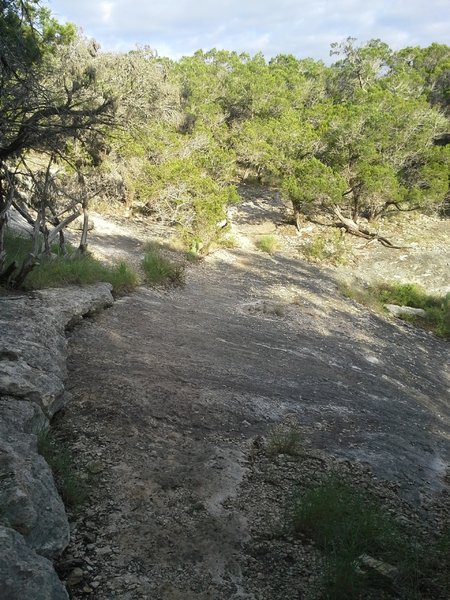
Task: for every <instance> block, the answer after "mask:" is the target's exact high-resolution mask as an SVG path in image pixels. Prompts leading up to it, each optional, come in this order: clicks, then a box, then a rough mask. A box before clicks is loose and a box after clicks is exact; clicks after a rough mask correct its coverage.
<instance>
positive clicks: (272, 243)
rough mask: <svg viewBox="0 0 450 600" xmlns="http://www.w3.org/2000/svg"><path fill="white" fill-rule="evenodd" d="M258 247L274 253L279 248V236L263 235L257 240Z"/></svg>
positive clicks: (263, 250)
mask: <svg viewBox="0 0 450 600" xmlns="http://www.w3.org/2000/svg"><path fill="white" fill-rule="evenodd" d="M256 247H257V248H258V249H259V250H261V251H262V252H267V253H268V254H272V253H273V252H275V251H276V250H278V247H279V243H278V240H277V238H276V237H275V236H274V235H263V236H262V237H261V238H259V240H258V241H257V242H256Z"/></svg>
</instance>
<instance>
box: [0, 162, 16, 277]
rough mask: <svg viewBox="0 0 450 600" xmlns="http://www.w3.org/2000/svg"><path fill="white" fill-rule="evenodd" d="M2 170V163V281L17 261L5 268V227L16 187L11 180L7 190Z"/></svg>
mask: <svg viewBox="0 0 450 600" xmlns="http://www.w3.org/2000/svg"><path fill="white" fill-rule="evenodd" d="M2 172H4V171H3V164H2V163H0V282H1V281H7V279H8V277H9V276H10V274H11V273H12V272H13V271H14V270H15V263H11V264H10V265H9V266H7V267H6V268H5V262H6V250H5V229H6V223H7V221H8V211H9V209H10V207H11V204H12V201H13V196H14V187H13V185H12V182H11V181H10V182H9V186H8V188H9V189H8V191H6V190H5V186H4V179H3V177H2Z"/></svg>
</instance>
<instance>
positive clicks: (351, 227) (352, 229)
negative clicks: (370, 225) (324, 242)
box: [332, 206, 405, 250]
mask: <svg viewBox="0 0 450 600" xmlns="http://www.w3.org/2000/svg"><path fill="white" fill-rule="evenodd" d="M332 212H333V214H334V215H335V216H336V217H337V218H338V219H339V222H340V223H339V226H340V227H344V228H345V229H346V230H347V231H348V233H351V234H352V235H356V236H357V237H361V238H364V239H366V240H377V241H379V242H380V244H382V245H383V246H386V248H396V249H398V250H400V249H401V248H404V247H405V246H396V245H394V244H393V243H392V242H391V241H390V240H388V239H387V238H385V237H383V236H381V235H378V233H374V232H371V231H369V230H368V229H361V227H360V226H359V225H358V224H357V223H355V221H353V219H348V218H347V217H344V215H343V214H342V212H341V210H340V208H339V207H338V206H333V207H332Z"/></svg>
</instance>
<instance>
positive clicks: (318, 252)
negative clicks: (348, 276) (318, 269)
mask: <svg viewBox="0 0 450 600" xmlns="http://www.w3.org/2000/svg"><path fill="white" fill-rule="evenodd" d="M302 254H303V256H305V258H307V259H308V260H311V261H317V262H328V263H331V264H333V265H343V264H345V263H346V262H347V247H346V243H345V238H344V237H343V236H342V235H341V233H340V231H327V232H324V233H319V234H317V235H315V236H314V237H312V238H311V239H310V240H309V241H308V242H306V243H305V244H304V245H303V247H302Z"/></svg>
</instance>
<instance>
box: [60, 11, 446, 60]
mask: <svg viewBox="0 0 450 600" xmlns="http://www.w3.org/2000/svg"><path fill="white" fill-rule="evenodd" d="M48 2H49V5H50V7H51V9H52V10H53V12H54V13H55V14H56V16H57V17H59V18H61V19H65V20H70V21H73V22H74V23H76V24H77V25H79V26H81V27H82V28H83V30H84V31H85V33H86V35H89V36H92V37H95V38H96V39H97V40H98V41H99V42H100V44H101V45H102V47H103V48H105V49H116V50H117V49H122V50H124V49H127V48H133V47H134V46H135V45H136V44H149V45H150V46H152V47H154V48H156V49H157V50H158V52H159V54H161V55H170V56H172V57H173V58H177V57H179V56H181V55H183V54H190V53H192V52H193V51H195V50H198V49H199V48H203V49H205V50H207V49H209V48H212V47H216V48H225V49H229V50H231V49H233V50H236V51H238V52H242V51H246V52H250V53H254V52H257V51H262V52H264V54H265V55H266V56H267V57H270V56H274V55H276V54H278V53H293V54H296V55H297V56H299V57H305V56H312V57H314V58H322V59H326V58H327V57H328V54H329V47H330V43H331V42H334V41H341V40H343V39H345V38H346V37H348V36H352V37H356V38H357V39H358V40H359V41H361V42H364V41H367V40H369V39H371V38H380V39H382V40H383V41H385V42H387V43H388V44H390V45H391V46H392V47H393V48H394V49H396V48H399V47H401V46H407V45H422V46H426V45H429V44H430V43H431V42H433V41H436V42H440V43H448V42H449V40H450V20H449V11H448V0H428V1H427V2H426V3H425V2H423V0H410V1H409V2H408V3H406V2H404V1H403V0H390V1H388V0H371V2H370V3H368V2H367V0H334V1H333V0H317V1H316V2H311V0H308V1H306V0H215V2H214V3H211V2H210V1H209V0H208V1H206V0H196V1H195V2H194V0H171V1H170V3H169V2H149V1H148V0H114V1H106V0H105V1H103V2H100V3H95V2H93V1H92V0H78V1H77V2H73V1H72V0H48Z"/></svg>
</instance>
